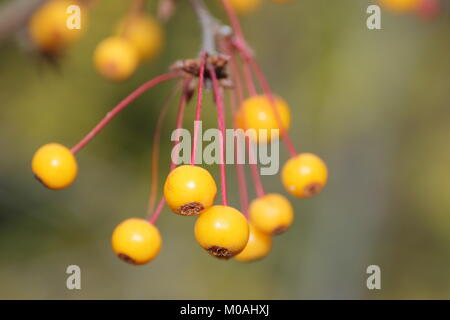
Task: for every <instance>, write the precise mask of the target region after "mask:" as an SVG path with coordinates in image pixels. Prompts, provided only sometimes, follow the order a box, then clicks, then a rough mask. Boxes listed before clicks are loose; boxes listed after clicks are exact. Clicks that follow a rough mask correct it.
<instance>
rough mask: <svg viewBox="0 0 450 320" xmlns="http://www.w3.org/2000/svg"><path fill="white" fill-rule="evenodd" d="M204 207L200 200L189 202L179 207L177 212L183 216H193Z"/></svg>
mask: <svg viewBox="0 0 450 320" xmlns="http://www.w3.org/2000/svg"><path fill="white" fill-rule="evenodd" d="M204 209H205V206H204V205H203V204H201V203H200V202H189V203H187V204H184V205H182V206H181V207H180V209H178V210H177V213H178V214H181V215H183V216H194V215H196V214H199V213H200V212H202V211H203V210H204Z"/></svg>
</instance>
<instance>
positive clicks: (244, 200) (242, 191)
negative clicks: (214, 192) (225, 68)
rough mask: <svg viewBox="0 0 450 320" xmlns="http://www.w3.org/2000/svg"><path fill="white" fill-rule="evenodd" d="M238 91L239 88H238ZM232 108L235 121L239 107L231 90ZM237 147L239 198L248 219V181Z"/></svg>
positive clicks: (235, 148) (236, 164) (236, 165)
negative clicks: (239, 160) (239, 161)
mask: <svg viewBox="0 0 450 320" xmlns="http://www.w3.org/2000/svg"><path fill="white" fill-rule="evenodd" d="M236 89H237V87H236ZM230 106H231V114H232V117H233V119H234V116H235V114H236V111H237V107H236V94H235V91H233V90H230ZM233 128H234V129H236V124H235V122H234V121H233ZM236 150H237V146H236V145H234V153H235V155H236V157H235V161H236V162H235V167H236V176H237V179H238V188H239V198H240V202H241V210H242V213H243V214H244V215H245V216H246V217H247V219H248V217H249V216H248V205H249V201H248V191H247V181H246V179H245V170H244V166H243V165H242V164H240V163H237V153H236Z"/></svg>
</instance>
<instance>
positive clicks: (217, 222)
mask: <svg viewBox="0 0 450 320" xmlns="http://www.w3.org/2000/svg"><path fill="white" fill-rule="evenodd" d="M248 237H249V227H248V223H247V219H245V217H244V216H243V214H242V213H240V212H239V211H238V210H236V209H234V208H232V207H227V206H220V205H218V206H212V207H211V208H209V209H208V210H206V211H205V212H204V213H203V214H201V215H200V216H199V217H198V219H197V221H196V222H195V238H196V239H197V242H198V243H199V244H200V246H201V247H202V248H203V249H205V250H206V251H207V252H208V253H209V254H211V255H212V256H215V257H217V258H223V259H229V258H231V257H233V256H235V255H237V254H238V253H239V252H241V251H242V250H244V248H245V246H246V245H247V242H248Z"/></svg>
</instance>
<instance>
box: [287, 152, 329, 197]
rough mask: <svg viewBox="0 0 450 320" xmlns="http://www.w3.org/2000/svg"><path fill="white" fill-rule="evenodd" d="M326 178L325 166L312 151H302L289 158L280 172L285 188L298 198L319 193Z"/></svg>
mask: <svg viewBox="0 0 450 320" xmlns="http://www.w3.org/2000/svg"><path fill="white" fill-rule="evenodd" d="M327 179H328V169H327V166H326V165H325V163H324V162H323V161H322V159H320V158H319V157H318V156H316V155H315V154H312V153H302V154H299V155H297V156H296V157H294V158H291V159H289V160H288V161H287V162H286V164H285V165H284V166H283V169H282V172H281V180H282V182H283V185H284V187H285V189H286V190H287V191H288V192H289V193H290V194H292V195H293V196H296V197H299V198H309V197H312V196H314V195H316V194H318V193H320V191H322V189H323V188H324V187H325V185H326V183H327Z"/></svg>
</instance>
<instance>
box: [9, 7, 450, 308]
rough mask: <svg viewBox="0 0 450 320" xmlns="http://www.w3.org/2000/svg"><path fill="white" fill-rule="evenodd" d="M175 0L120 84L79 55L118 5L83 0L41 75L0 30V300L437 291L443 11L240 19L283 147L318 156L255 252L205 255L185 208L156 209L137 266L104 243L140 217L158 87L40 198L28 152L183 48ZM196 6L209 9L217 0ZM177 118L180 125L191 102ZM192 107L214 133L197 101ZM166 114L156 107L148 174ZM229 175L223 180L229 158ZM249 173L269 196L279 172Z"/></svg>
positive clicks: (443, 152)
mask: <svg viewBox="0 0 450 320" xmlns="http://www.w3.org/2000/svg"><path fill="white" fill-rule="evenodd" d="M5 2H6V1H0V4H3V3H5ZM180 2H182V4H181V6H182V10H179V11H178V12H177V13H176V15H175V16H174V17H173V19H172V20H170V21H169V23H168V24H167V25H166V36H167V39H166V48H165V49H164V51H163V52H162V54H161V55H160V57H159V58H158V59H157V60H156V61H154V62H152V63H150V64H143V65H142V66H141V67H140V68H139V70H138V72H137V74H136V75H135V76H133V77H132V78H131V79H130V80H128V81H127V82H125V83H120V84H116V83H109V82H107V81H105V80H103V79H102V78H101V77H100V76H99V75H97V74H96V72H95V70H94V68H93V65H92V54H93V50H94V48H95V46H96V44H97V43H98V42H99V41H101V40H102V39H103V38H105V37H107V36H108V35H110V34H111V32H113V31H114V26H115V24H116V23H117V21H119V20H120V19H121V18H122V16H123V14H124V13H125V12H126V10H127V2H126V1H119V0H109V1H108V3H106V1H105V2H104V3H103V1H99V3H98V5H97V6H95V7H94V8H93V10H92V12H91V14H90V19H89V21H90V23H89V30H87V32H86V33H85V35H84V37H83V38H82V39H81V41H80V42H79V43H78V44H76V45H75V46H74V47H73V48H72V49H71V50H70V51H69V52H67V54H66V56H65V57H64V59H63V60H62V61H61V62H60V65H58V66H57V67H56V68H52V67H51V66H48V65H46V64H45V63H42V62H41V61H38V60H37V59H35V57H33V56H32V55H29V54H27V53H26V52H24V51H23V50H21V49H20V47H19V46H18V45H17V42H15V41H12V40H10V41H7V42H3V43H2V44H1V47H0V251H1V252H2V258H1V259H0V298H5V299H9V298H25V299H36V298H39V299H45V298H60V299H81V298H84V299H91V298H106V299H110V298H117V299H133V298H145V299H151V298H224V299H226V298H252V299H258V298H267V299H271V298H286V299H291V298H371V299H378V298H449V297H450V280H449V279H450V277H449V270H450V196H449V190H450V148H449V146H450V145H449V141H450V126H449V123H450V109H449V101H450V91H449V90H448V85H449V82H450V65H449V63H448V57H449V55H450V42H449V41H448V40H449V36H450V34H449V32H450V14H449V12H448V11H447V12H443V13H442V14H441V15H440V16H439V17H438V18H437V19H435V20H432V21H423V20H421V19H419V18H418V17H416V16H414V15H395V14H392V13H387V12H383V14H382V30H377V31H369V30H368V29H367V28H366V18H367V14H366V8H367V6H368V5H369V4H372V3H373V1H368V0H364V1H360V0H340V1H328V0H302V1H292V2H290V3H289V4H286V5H283V6H280V5H276V4H274V3H272V2H270V1H265V2H264V4H263V6H262V8H261V10H258V11H257V12H255V13H254V14H252V15H248V16H245V17H243V18H242V19H243V27H244V30H245V31H246V34H247V37H248V39H249V42H250V43H251V45H252V46H253V48H254V50H255V52H256V55H257V58H258V60H259V61H260V63H261V64H262V66H263V69H264V70H265V72H266V74H267V76H268V78H269V80H270V83H271V84H272V86H273V88H274V90H275V91H276V92H277V93H278V94H280V95H281V96H282V97H283V98H285V99H286V100H287V101H288V102H289V105H290V106H291V108H292V122H293V125H292V129H291V133H292V136H293V137H295V139H294V141H295V144H296V146H298V148H299V149H300V150H302V151H310V152H315V153H317V154H319V155H320V156H321V157H322V158H323V159H324V160H325V161H326V162H327V164H328V167H329V171H330V177H329V183H328V186H327V187H326V189H325V190H324V191H323V192H322V193H321V194H320V195H319V196H318V197H316V198H314V199H309V200H298V199H293V198H291V200H292V203H293V204H294V206H295V211H296V217H295V219H296V220H295V223H294V225H293V226H292V227H291V229H290V231H289V232H287V233H286V234H284V235H282V236H280V237H277V238H275V239H274V244H273V246H274V248H273V251H272V253H271V254H270V255H269V256H268V257H267V258H266V259H264V260H262V261H260V262H257V263H251V264H242V263H238V262H235V261H228V262H224V261H219V260H216V259H213V258H211V257H210V256H208V255H207V254H205V252H204V251H203V250H202V249H201V248H199V246H198V244H197V243H196V242H195V239H194V235H193V225H194V221H195V218H189V217H180V216H177V215H175V214H173V213H171V212H170V210H167V209H166V210H164V212H163V215H162V217H161V218H160V220H159V221H158V225H159V227H160V230H161V233H162V237H163V248H162V251H161V254H160V255H159V257H158V258H157V259H156V260H155V261H153V262H152V263H151V264H149V265H146V266H143V267H131V266H129V265H126V264H124V263H123V262H121V261H120V260H118V259H117V258H116V257H115V256H114V254H113V253H112V250H111V248H110V236H111V232H112V230H113V229H114V227H115V226H116V225H117V224H118V223H119V222H120V221H122V220H124V219H126V218H129V217H134V216H136V217H143V216H145V209H146V200H147V193H148V188H149V181H150V148H151V142H152V132H153V131H152V130H153V128H154V125H155V118H156V116H157V114H158V112H159V110H160V108H161V106H162V104H163V101H164V98H165V96H166V95H167V94H168V93H169V92H170V89H171V87H172V84H164V85H162V86H160V87H158V88H156V89H152V90H151V91H150V92H148V93H146V94H145V95H144V96H143V97H141V98H140V99H139V100H138V101H136V102H135V103H133V106H130V108H129V109H128V110H126V111H125V112H124V113H123V114H122V115H121V116H120V117H119V118H117V119H116V120H114V121H113V122H112V123H111V124H110V125H109V126H108V128H107V129H106V130H104V131H103V132H102V133H101V134H100V135H99V136H98V137H97V138H96V140H95V141H93V142H92V143H91V144H89V146H88V147H87V148H86V149H84V150H83V151H81V152H80V153H79V155H78V160H79V165H80V172H79V177H78V180H77V181H76V183H75V184H74V185H73V186H72V187H71V188H69V189H67V190H63V191H57V192H54V191H50V190H46V189H45V188H43V187H42V186H41V185H40V184H39V183H37V182H36V181H35V180H34V179H33V176H32V174H31V169H30V159H31V157H32V155H33V153H34V151H35V150H36V149H37V148H38V147H39V146H40V145H42V144H45V143H47V142H51V141H56V142H60V143H63V144H65V145H69V146H72V145H73V144H75V143H76V142H77V141H78V140H79V139H80V138H81V137H82V136H83V135H84V134H86V133H87V131H88V130H90V129H91V128H92V126H93V125H94V124H95V123H96V122H97V121H98V120H99V119H100V118H101V117H102V116H103V115H104V114H105V113H106V112H107V111H108V110H109V109H110V108H111V107H112V106H113V105H115V104H116V103H117V102H118V101H119V100H120V99H121V98H123V97H124V96H125V95H127V94H128V93H129V92H130V91H131V90H132V89H134V88H135V87H137V86H138V85H139V84H140V83H142V82H143V81H145V80H147V79H149V78H151V77H153V76H155V75H157V74H160V73H162V72H165V70H167V67H168V66H169V65H170V64H171V63H172V62H173V61H175V60H176V59H179V58H190V57H194V56H195V55H196V54H197V53H198V50H199V45H200V33H199V28H198V25H197V22H196V20H195V17H194V15H193V14H192V12H191V11H190V10H189V7H188V5H187V4H186V3H185V2H184V1H180ZM208 2H211V1H208ZM149 10H154V8H153V5H149ZM212 10H213V11H214V13H215V14H217V15H218V16H219V17H221V18H222V19H224V18H225V17H224V14H223V12H222V11H221V9H220V7H219V6H218V5H212ZM207 100H210V99H209V94H208V95H207ZM187 113H188V117H187V118H188V119H187V120H186V121H189V122H187V123H191V121H192V119H193V107H192V106H190V107H188V109H187ZM204 115H205V121H206V122H207V125H208V126H215V124H216V119H215V111H214V109H213V106H212V105H211V104H207V105H206V106H205V108H204ZM174 122H175V113H174V112H171V113H170V116H169V117H168V119H167V122H166V124H167V125H166V129H165V131H164V136H163V137H164V140H163V150H162V161H161V171H160V172H161V176H165V174H166V173H167V167H168V164H169V155H170V139H169V137H170V133H171V128H172V126H173V124H174ZM188 127H191V125H188ZM286 159H287V153H286V152H284V151H283V152H282V161H283V162H284V161H285V160H286ZM212 172H213V173H214V174H215V176H216V177H218V172H217V170H216V169H213V170H212ZM229 174H230V183H231V185H232V186H235V184H236V179H235V178H234V169H232V168H230V169H229ZM264 183H265V185H266V188H267V191H269V192H284V191H283V189H282V186H281V182H280V177H279V175H278V176H273V177H264ZM236 189H237V188H235V187H231V188H230V190H231V191H230V193H231V194H230V197H231V201H232V203H233V204H234V205H236V206H237V205H238V199H239V197H238V194H237V193H236V191H235V190H236ZM252 194H253V193H252ZM70 264H77V265H79V266H80V267H81V270H82V290H80V291H77V290H74V291H70V290H67V289H66V287H65V283H66V276H67V275H66V273H65V270H66V267H67V266H68V265H70ZM371 264H377V265H379V266H380V267H381V269H382V290H381V291H377V292H374V291H368V290H367V288H366V277H367V275H366V268H367V266H368V265H371Z"/></svg>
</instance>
